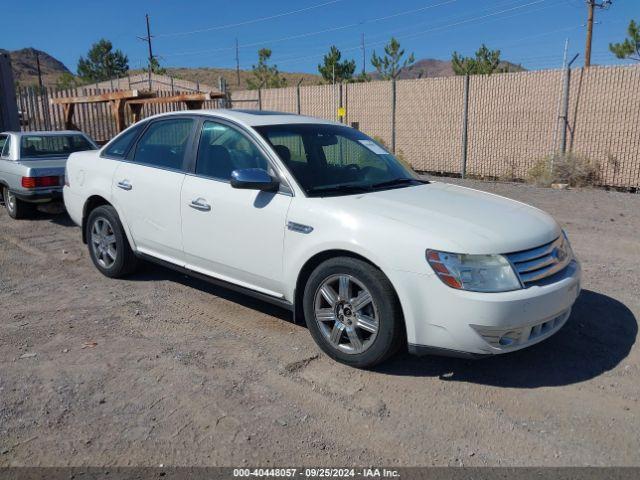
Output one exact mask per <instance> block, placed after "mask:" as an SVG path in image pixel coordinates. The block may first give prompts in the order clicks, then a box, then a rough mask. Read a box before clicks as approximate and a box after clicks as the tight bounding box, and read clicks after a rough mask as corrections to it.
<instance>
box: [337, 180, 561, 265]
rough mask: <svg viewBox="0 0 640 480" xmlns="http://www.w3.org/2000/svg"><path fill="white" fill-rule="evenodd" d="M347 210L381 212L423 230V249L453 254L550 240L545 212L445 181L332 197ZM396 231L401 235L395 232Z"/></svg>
mask: <svg viewBox="0 0 640 480" xmlns="http://www.w3.org/2000/svg"><path fill="white" fill-rule="evenodd" d="M326 200H331V201H336V202H337V203H338V204H339V205H340V206H341V207H342V208H343V209H345V210H348V211H350V212H354V210H355V211H360V212H362V213H363V214H366V215H374V216H377V217H384V218H385V219H388V220H391V221H392V222H393V223H394V224H396V225H395V227H398V228H399V227H400V225H398V224H403V225H405V226H409V227H411V228H412V229H413V230H417V231H418V232H417V233H418V234H419V235H424V236H425V237H428V238H425V241H428V242H430V243H429V244H428V245H425V247H427V248H435V249H441V250H446V251H452V252H456V253H476V254H489V253H495V254H497V253H511V252H517V251H520V250H526V249H529V248H533V247H537V246H540V245H543V244H545V243H548V242H551V241H553V240H555V239H556V238H557V237H558V236H559V235H560V234H561V230H560V227H559V226H558V223H557V222H556V221H555V220H554V219H553V218H552V217H551V216H550V215H548V214H547V213H545V212H543V211H542V210H539V209H537V208H534V207H532V206H529V205H526V204H524V203H521V202H518V201H515V200H510V199H508V198H505V197H501V196H499V195H494V194H491V193H486V192H481V191H478V190H473V189H471V188H466V187H460V186H457V185H451V184H446V183H439V182H432V183H429V184H425V185H420V186H415V187H407V188H397V189H390V190H385V191H380V192H373V193H367V194H362V195H349V196H342V197H332V198H327V199H326ZM394 233H395V234H399V235H402V233H401V232H399V231H396V232H394Z"/></svg>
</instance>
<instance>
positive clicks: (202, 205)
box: [189, 198, 211, 212]
mask: <svg viewBox="0 0 640 480" xmlns="http://www.w3.org/2000/svg"><path fill="white" fill-rule="evenodd" d="M189 206H190V207H191V208H194V209H196V210H200V211H201V212H208V211H209V210H211V205H209V204H208V203H207V201H206V200H205V199H204V198H196V199H195V200H191V203H190V204H189Z"/></svg>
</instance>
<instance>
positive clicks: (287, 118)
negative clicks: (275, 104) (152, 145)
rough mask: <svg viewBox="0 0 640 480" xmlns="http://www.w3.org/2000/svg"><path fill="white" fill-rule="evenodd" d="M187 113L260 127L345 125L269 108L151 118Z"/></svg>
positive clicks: (224, 110)
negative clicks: (296, 124)
mask: <svg viewBox="0 0 640 480" xmlns="http://www.w3.org/2000/svg"><path fill="white" fill-rule="evenodd" d="M185 113H195V114H198V115H211V116H215V117H218V118H224V119H227V120H232V121H236V122H238V123H241V124H244V125H247V126H250V127H259V126H264V125H281V124H291V123H315V124H326V125H343V124H341V123H338V122H332V121H330V120H324V119H322V118H316V117H309V116H306V115H296V114H294V113H287V112H273V111H269V110H231V109H222V108H221V109H205V110H189V111H178V112H168V113H161V114H159V115H154V116H153V117H150V118H158V117H164V116H170V115H180V114H185Z"/></svg>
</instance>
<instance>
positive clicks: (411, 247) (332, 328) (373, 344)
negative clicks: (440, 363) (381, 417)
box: [64, 110, 580, 367]
mask: <svg viewBox="0 0 640 480" xmlns="http://www.w3.org/2000/svg"><path fill="white" fill-rule="evenodd" d="M64 201H65V205H66V207H67V210H68V212H69V214H70V215H71V218H72V219H73V220H74V221H75V222H76V223H77V224H78V225H81V226H82V236H83V240H84V241H85V242H86V243H87V244H88V248H89V252H90V255H91V258H92V260H93V262H94V264H95V266H96V267H97V268H98V270H100V271H101V272H102V273H103V274H104V275H107V276H109V277H121V276H124V275H126V274H129V273H131V272H132V271H134V269H135V267H136V266H137V264H138V260H139V259H148V260H152V261H155V262H159V263H162V264H164V265H167V266H169V267H172V268H175V269H177V270H180V271H183V272H186V273H188V274H191V275H194V276H198V277H202V278H205V279H207V280H210V281H212V282H214V283H219V284H223V285H226V286H229V287H231V288H234V289H236V290H241V291H243V292H246V293H248V294H250V295H253V296H256V297H258V298H261V299H263V300H266V301H269V302H273V303H275V304H278V305H282V306H284V307H287V308H289V309H291V310H292V311H294V313H295V314H296V316H299V317H304V319H305V321H306V324H307V326H308V328H309V332H310V333H311V335H312V336H313V338H314V340H315V341H316V342H317V343H318V345H319V346H320V348H322V350H324V351H325V352H326V353H327V354H329V355H330V356H331V357H333V358H334V359H336V360H338V361H341V362H344V363H346V364H349V365H353V366H357V367H371V366H373V365H376V364H378V363H380V362H381V361H383V360H385V359H386V358H388V357H389V356H390V355H391V354H393V353H394V352H395V351H396V350H397V349H398V348H399V347H400V346H401V345H403V344H404V345H408V349H409V351H410V352H412V353H415V354H425V353H439V354H446V355H456V356H468V357H476V356H483V355H492V354H500V353H505V352H511V351H514V350H518V349H521V348H524V347H528V346H530V345H533V344H535V343H537V342H539V341H541V340H543V339H545V338H547V337H549V336H550V335H553V334H554V333H555V332H557V331H558V330H559V329H560V328H561V327H562V325H563V324H564V323H565V322H566V320H567V318H568V317H569V315H570V312H571V307H572V305H573V303H574V301H575V300H576V298H577V296H578V294H579V292H580V265H579V263H578V261H577V260H576V259H575V258H574V256H573V253H572V251H571V247H570V245H569V241H568V239H567V237H566V235H565V234H564V232H563V231H562V230H561V228H560V227H559V226H558V224H557V223H556V221H555V220H554V219H553V218H551V217H550V216H549V215H548V214H546V213H544V212H542V211H540V210H538V209H536V208H533V207H530V206H527V205H524V204H522V203H520V202H516V201H513V200H509V199H506V198H503V197H499V196H497V195H492V194H488V193H483V192H479V191H476V190H472V189H469V188H464V187H460V186H454V185H449V184H445V183H440V182H428V181H424V180H421V179H420V178H418V177H417V176H416V175H415V174H414V173H413V172H411V171H409V170H407V168H405V167H404V166H403V165H402V164H401V163H400V162H398V161H397V160H396V159H395V158H394V157H393V155H391V154H390V153H389V152H387V151H386V150H385V149H384V148H382V147H381V146H380V145H378V144H377V143H376V142H374V141H373V140H371V139H370V138H369V137H367V136H366V135H364V134H362V133H361V132H359V131H357V130H355V129H352V128H348V127H346V126H344V125H342V124H339V123H334V122H328V121H323V120H319V119H316V118H310V117H304V116H297V115H290V114H283V113H276V112H257V111H239V110H235V111H230V110H211V111H197V112H175V113H169V114H162V115H158V116H155V117H151V118H148V119H145V120H144V121H141V122H139V123H137V124H135V125H133V126H132V127H130V128H129V129H127V130H126V131H124V132H123V133H122V134H120V135H119V136H117V137H116V138H115V139H113V140H112V141H111V142H110V143H109V144H107V145H106V146H105V147H103V148H102V149H101V150H99V151H95V152H81V153H74V154H73V155H72V156H71V158H70V159H69V161H68V163H67V178H66V186H65V187H64Z"/></svg>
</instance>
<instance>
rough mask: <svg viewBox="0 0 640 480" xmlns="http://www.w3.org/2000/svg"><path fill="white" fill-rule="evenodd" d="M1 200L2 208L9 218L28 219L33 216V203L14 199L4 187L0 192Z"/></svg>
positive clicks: (34, 208)
mask: <svg viewBox="0 0 640 480" xmlns="http://www.w3.org/2000/svg"><path fill="white" fill-rule="evenodd" d="M2 198H3V199H4V206H5V208H6V209H7V213H8V214H9V216H10V217H11V218H14V219H20V218H28V217H30V216H31V215H33V213H34V212H35V210H36V206H35V205H34V204H33V203H29V202H23V201H22V200H20V199H18V198H16V196H15V195H14V194H13V193H11V192H10V191H9V189H8V188H6V187H5V188H4V190H3V191H2Z"/></svg>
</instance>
